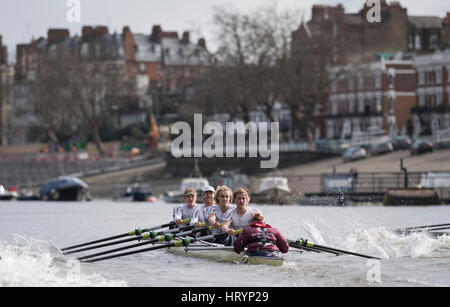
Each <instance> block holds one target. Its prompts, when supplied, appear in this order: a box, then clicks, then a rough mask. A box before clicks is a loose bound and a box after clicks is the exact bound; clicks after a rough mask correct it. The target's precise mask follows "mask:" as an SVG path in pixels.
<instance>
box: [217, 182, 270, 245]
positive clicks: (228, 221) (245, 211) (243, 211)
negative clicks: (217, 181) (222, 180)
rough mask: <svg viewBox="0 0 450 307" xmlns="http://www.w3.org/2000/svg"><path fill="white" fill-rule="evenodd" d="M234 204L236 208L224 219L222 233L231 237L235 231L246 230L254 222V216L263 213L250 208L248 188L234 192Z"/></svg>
mask: <svg viewBox="0 0 450 307" xmlns="http://www.w3.org/2000/svg"><path fill="white" fill-rule="evenodd" d="M234 202H235V204H236V208H234V209H233V210H230V211H229V212H227V214H226V215H225V217H224V222H223V225H222V231H223V232H226V233H228V234H229V235H230V236H233V235H234V230H235V229H241V228H245V227H247V226H248V225H250V224H251V223H252V221H253V215H254V214H255V213H257V212H259V213H260V214H261V215H262V213H261V211H260V210H259V209H256V208H254V207H249V206H248V204H249V203H250V192H249V191H248V190H247V189H246V188H240V189H238V190H236V191H235V192H234Z"/></svg>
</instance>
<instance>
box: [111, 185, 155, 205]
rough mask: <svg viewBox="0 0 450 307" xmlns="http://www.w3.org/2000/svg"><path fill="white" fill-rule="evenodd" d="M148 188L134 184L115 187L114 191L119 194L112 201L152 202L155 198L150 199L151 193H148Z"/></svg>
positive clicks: (147, 186)
mask: <svg viewBox="0 0 450 307" xmlns="http://www.w3.org/2000/svg"><path fill="white" fill-rule="evenodd" d="M149 190H150V186H149V185H148V184H140V183H137V182H136V183H134V184H131V185H129V184H128V185H117V186H116V191H119V194H118V195H116V196H115V197H114V198H113V200H114V201H132V202H135V201H142V202H146V201H148V202H152V201H153V202H154V201H155V198H154V197H152V192H150V191H149Z"/></svg>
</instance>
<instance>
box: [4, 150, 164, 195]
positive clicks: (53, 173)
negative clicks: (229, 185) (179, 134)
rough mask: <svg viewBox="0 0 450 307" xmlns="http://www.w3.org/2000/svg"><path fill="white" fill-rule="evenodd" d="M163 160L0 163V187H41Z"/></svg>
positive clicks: (142, 158)
mask: <svg viewBox="0 0 450 307" xmlns="http://www.w3.org/2000/svg"><path fill="white" fill-rule="evenodd" d="M161 161H163V158H154V159H150V160H149V159H146V158H144V157H138V158H133V159H117V160H114V159H107V160H79V161H0V184H1V185H4V186H9V187H10V186H19V187H24V188H29V187H36V186H40V185H42V184H43V183H45V182H46V181H48V180H50V179H52V178H56V177H59V176H75V177H84V176H92V175H98V174H102V173H108V172H115V171H120V170H124V169H129V168H135V167H140V166H146V165H151V164H154V163H158V162H161Z"/></svg>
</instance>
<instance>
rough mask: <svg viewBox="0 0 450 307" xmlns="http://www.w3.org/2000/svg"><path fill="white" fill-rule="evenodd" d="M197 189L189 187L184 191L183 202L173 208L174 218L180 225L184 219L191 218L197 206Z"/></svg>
mask: <svg viewBox="0 0 450 307" xmlns="http://www.w3.org/2000/svg"><path fill="white" fill-rule="evenodd" d="M196 201H197V191H196V190H194V189H191V188H187V189H186V190H184V192H183V204H181V205H178V206H176V207H174V208H173V220H174V221H175V223H176V224H177V226H180V225H181V224H183V220H187V219H191V218H192V213H193V211H194V208H195V207H196V206H197V204H196Z"/></svg>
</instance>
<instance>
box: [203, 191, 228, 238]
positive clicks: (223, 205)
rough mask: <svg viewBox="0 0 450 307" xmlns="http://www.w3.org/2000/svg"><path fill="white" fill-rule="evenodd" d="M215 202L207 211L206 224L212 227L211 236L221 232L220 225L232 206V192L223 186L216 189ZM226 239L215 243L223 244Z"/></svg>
mask: <svg viewBox="0 0 450 307" xmlns="http://www.w3.org/2000/svg"><path fill="white" fill-rule="evenodd" d="M215 200H216V202H217V204H214V205H212V206H211V207H210V208H209V210H208V222H209V225H212V226H213V230H212V234H218V233H220V232H221V229H220V224H222V223H223V222H224V221H225V216H226V215H228V214H229V213H230V212H231V210H233V209H234V206H233V205H232V204H231V203H232V202H233V191H231V189H230V188H229V187H227V186H225V185H223V186H219V187H217V191H216V197H215ZM225 239H226V237H225V236H224V237H220V238H216V240H215V242H216V243H223V242H225Z"/></svg>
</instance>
